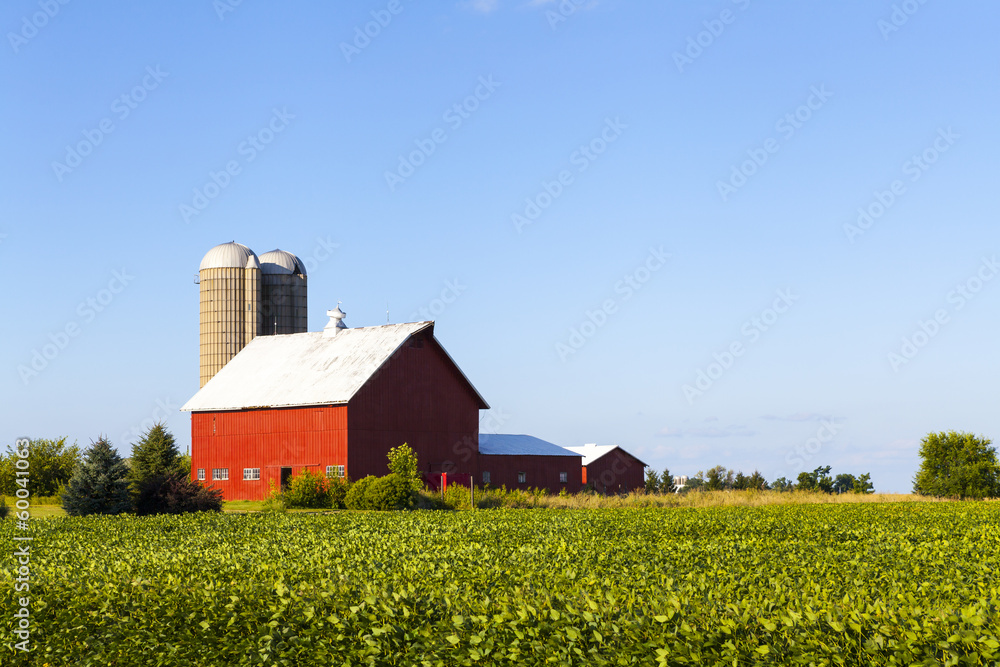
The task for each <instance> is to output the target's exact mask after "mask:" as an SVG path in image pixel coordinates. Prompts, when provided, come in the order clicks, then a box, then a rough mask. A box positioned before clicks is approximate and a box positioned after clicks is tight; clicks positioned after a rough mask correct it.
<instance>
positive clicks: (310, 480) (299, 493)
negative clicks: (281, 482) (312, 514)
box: [282, 470, 331, 509]
mask: <svg viewBox="0 0 1000 667" xmlns="http://www.w3.org/2000/svg"><path fill="white" fill-rule="evenodd" d="M282 499H283V500H284V501H285V505H287V506H288V507H309V508H314V509H320V508H329V507H331V502H330V487H329V483H328V480H327V479H326V477H324V476H323V475H320V474H319V473H314V472H310V471H308V470H305V471H303V472H301V473H299V474H298V475H295V476H293V477H292V479H291V481H290V482H289V483H288V489H287V490H286V491H285V492H284V493H283V494H282Z"/></svg>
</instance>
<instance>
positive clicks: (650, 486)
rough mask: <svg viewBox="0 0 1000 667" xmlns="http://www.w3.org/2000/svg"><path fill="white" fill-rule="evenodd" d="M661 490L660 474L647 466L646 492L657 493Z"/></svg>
mask: <svg viewBox="0 0 1000 667" xmlns="http://www.w3.org/2000/svg"><path fill="white" fill-rule="evenodd" d="M659 490H660V476H659V475H658V474H657V472H656V471H655V470H653V469H652V468H646V493H656V492H657V491H659Z"/></svg>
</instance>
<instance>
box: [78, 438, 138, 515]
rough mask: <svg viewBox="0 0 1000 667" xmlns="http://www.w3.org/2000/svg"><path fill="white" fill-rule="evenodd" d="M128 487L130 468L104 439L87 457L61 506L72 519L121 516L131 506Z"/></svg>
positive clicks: (85, 455)
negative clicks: (89, 515) (91, 516)
mask: <svg viewBox="0 0 1000 667" xmlns="http://www.w3.org/2000/svg"><path fill="white" fill-rule="evenodd" d="M128 487H129V474H128V466H126V465H125V461H124V460H122V457H121V456H119V455H118V452H116V451H115V450H114V448H112V447H111V443H110V442H108V439H107V438H106V437H103V436H102V437H101V438H99V439H98V440H97V442H95V443H93V444H92V445H91V447H90V448H89V449H88V450H87V451H86V452H85V453H84V458H83V460H82V461H81V462H80V464H79V465H78V466H77V468H76V471H75V472H74V473H73V477H72V478H70V480H69V486H68V487H67V489H66V492H65V493H63V496H62V506H63V509H64V510H66V513H67V514H69V515H70V516H87V515H88V514H122V513H123V512H128V511H129V509H130V506H131V500H130V498H129V489H128Z"/></svg>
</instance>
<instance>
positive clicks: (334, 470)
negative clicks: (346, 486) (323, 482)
mask: <svg viewBox="0 0 1000 667" xmlns="http://www.w3.org/2000/svg"><path fill="white" fill-rule="evenodd" d="M326 476H327V477H343V476H344V466H327V467H326Z"/></svg>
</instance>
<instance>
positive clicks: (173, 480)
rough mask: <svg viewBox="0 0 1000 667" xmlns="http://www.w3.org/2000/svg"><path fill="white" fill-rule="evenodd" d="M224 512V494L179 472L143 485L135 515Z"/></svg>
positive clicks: (137, 500)
mask: <svg viewBox="0 0 1000 667" xmlns="http://www.w3.org/2000/svg"><path fill="white" fill-rule="evenodd" d="M221 511H222V491H220V490H218V489H214V488H210V487H204V486H202V485H201V484H199V483H198V482H195V481H193V480H192V479H190V478H188V477H185V476H183V475H182V474H181V473H179V472H176V471H175V472H173V473H170V474H167V475H157V476H156V477H152V478H149V479H147V480H146V481H144V482H143V483H142V485H141V486H140V487H139V494H138V497H137V498H136V502H135V513H136V514H138V515H140V516H143V515H149V514H183V513H185V512H221Z"/></svg>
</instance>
